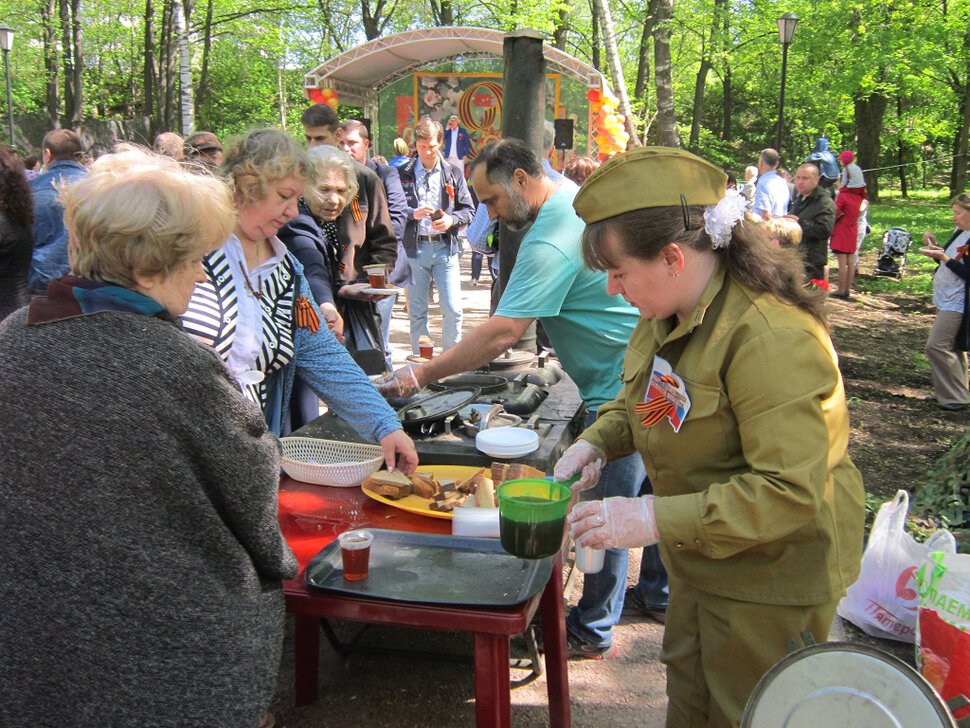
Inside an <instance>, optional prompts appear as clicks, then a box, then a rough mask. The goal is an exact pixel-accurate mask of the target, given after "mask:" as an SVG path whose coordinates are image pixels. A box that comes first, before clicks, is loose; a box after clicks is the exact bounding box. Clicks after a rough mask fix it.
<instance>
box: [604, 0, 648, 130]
mask: <svg viewBox="0 0 970 728" xmlns="http://www.w3.org/2000/svg"><path fill="white" fill-rule="evenodd" d="M593 7H594V8H595V9H596V14H597V15H598V16H599V19H600V25H601V26H602V27H603V43H604V45H605V46H606V60H607V63H608V64H609V66H610V75H611V76H613V90H614V91H616V95H617V98H618V99H619V101H620V105H619V111H620V113H621V114H623V116H624V118H625V121H624V126H625V127H626V131H627V134H629V135H630V142H632V144H633V146H639V145H640V144H639V143H640V139H639V137H638V136H637V123H636V120H635V119H634V118H633V109H631V108H630V96H629V94H627V91H626V80H625V79H624V77H623V64H622V62H621V61H620V50H619V48H618V47H617V45H616V33H615V32H614V31H613V14H612V13H611V12H610V3H609V0H593Z"/></svg>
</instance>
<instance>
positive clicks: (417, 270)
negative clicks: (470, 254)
mask: <svg viewBox="0 0 970 728" xmlns="http://www.w3.org/2000/svg"><path fill="white" fill-rule="evenodd" d="M448 250H449V246H448V243H447V242H433V243H427V242H421V241H418V254H417V257H415V258H412V259H411V275H412V276H414V283H413V284H411V285H409V286H408V316H409V317H410V319H411V353H412V354H417V353H418V352H419V349H418V339H419V338H421V337H422V336H430V331H429V330H428V288H429V287H430V285H431V280H432V278H433V279H434V284H435V285H436V286H437V287H438V305H440V306H441V313H442V319H443V320H442V322H441V334H442V338H443V339H444V340H443V341H442V342H441V346H442V348H443V349H450V348H451V347H453V346H454V345H455V344H457V343H458V342H459V341H461V272H460V265H459V260H460V258H461V254H460V253H457V252H456V253H455V254H454V255H449V253H448Z"/></svg>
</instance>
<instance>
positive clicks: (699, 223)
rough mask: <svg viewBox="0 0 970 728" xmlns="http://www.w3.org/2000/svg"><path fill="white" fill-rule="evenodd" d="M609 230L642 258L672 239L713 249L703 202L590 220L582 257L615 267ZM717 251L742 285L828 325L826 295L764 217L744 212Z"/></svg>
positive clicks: (596, 266) (625, 250)
mask: <svg viewBox="0 0 970 728" xmlns="http://www.w3.org/2000/svg"><path fill="white" fill-rule="evenodd" d="M606 232H610V233H612V235H613V236H615V239H616V240H617V241H618V243H619V245H620V252H621V253H622V254H623V255H627V256H630V257H633V258H640V259H642V260H653V259H654V258H656V257H657V256H658V255H659V254H660V251H661V250H662V249H663V248H664V247H665V246H666V245H667V244H669V243H672V242H675V243H678V244H680V245H687V246H690V247H691V248H693V249H694V250H697V251H699V252H702V251H708V250H712V245H711V238H710V236H709V235H708V234H707V232H706V231H705V230H704V208H703V207H701V206H694V207H649V208H642V209H640V210H633V211H631V212H625V213H623V214H621V215H616V216H615V217H610V218H607V219H606V220H601V221H600V222H595V223H592V224H590V225H587V226H586V231H585V232H584V233H583V262H584V263H585V264H586V266H587V267H588V268H592V269H593V270H606V269H607V268H612V267H615V264H616V261H615V260H613V259H612V258H611V256H610V253H609V248H607V247H606V246H604V233H606ZM713 252H714V254H715V255H717V256H718V257H719V258H720V259H721V261H722V262H723V264H724V266H725V268H726V270H727V273H728V275H729V276H731V277H732V278H734V279H735V280H736V281H738V282H739V283H741V284H742V285H745V286H747V287H748V288H751V289H752V290H755V291H764V292H765V293H770V294H772V295H773V296H775V298H778V299H779V300H781V301H784V302H785V303H790V304H792V305H793V306H797V307H798V308H800V309H802V310H803V311H805V312H807V313H809V314H811V315H812V317H813V318H815V319H816V320H817V321H818V322H819V323H821V324H822V325H823V326H827V324H826V321H825V312H824V301H825V296H824V294H823V293H822V292H821V291H818V290H813V289H808V288H806V287H805V285H804V281H805V273H804V265H803V263H802V260H801V257H800V256H799V254H798V252H797V251H796V250H794V249H791V248H776V247H774V246H773V245H771V244H770V243H769V240H768V238H767V236H766V235H765V231H764V229H763V228H762V225H761V223H759V222H758V221H757V219H756V218H754V217H753V216H752V215H750V214H746V215H745V217H744V218H743V219H742V220H741V221H740V222H739V223H738V224H737V225H735V226H734V230H733V233H732V236H731V241H730V242H729V243H728V244H727V245H726V246H724V247H721V248H717V249H714V250H713Z"/></svg>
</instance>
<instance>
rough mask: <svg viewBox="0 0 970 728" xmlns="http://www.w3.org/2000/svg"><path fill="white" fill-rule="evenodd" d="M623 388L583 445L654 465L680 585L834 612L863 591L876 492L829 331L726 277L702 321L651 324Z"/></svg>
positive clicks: (668, 552) (716, 285)
mask: <svg viewBox="0 0 970 728" xmlns="http://www.w3.org/2000/svg"><path fill="white" fill-rule="evenodd" d="M661 360H663V361H661ZM664 361H665V362H667V363H669V365H670V370H671V371H672V375H673V376H671V374H669V373H665V364H664ZM651 375H653V382H654V388H652V389H651V390H650V391H651V395H655V394H656V393H657V391H658V389H657V387H658V386H659V387H660V388H661V389H665V390H666V391H667V392H668V393H669V396H668V397H667V400H666V402H664V401H661V402H660V407H661V410H660V411H664V412H665V415H664V416H663V417H662V418H661V419H660V420H659V421H655V420H656V417H655V416H652V415H651V412H654V413H656V412H657V411H658V410H657V409H656V407H655V406H654V403H651V402H650V400H652V399H653V400H656V399H657V398H656V397H654V396H650V397H648V388H650V383H651ZM621 378H622V380H623V388H622V390H621V392H620V394H619V396H618V397H617V399H615V400H614V401H612V402H609V403H607V404H605V405H603V406H602V407H601V408H600V410H599V419H598V420H597V421H596V423H595V424H594V425H593V426H592V427H591V428H589V429H588V430H586V431H585V432H584V433H583V435H582V439H584V440H588V441H589V442H590V443H592V444H594V445H596V446H597V447H599V448H600V449H602V450H603V451H604V452H605V453H606V454H607V456H608V458H609V459H610V460H612V459H614V458H618V457H621V456H623V455H626V454H628V453H630V452H632V451H634V450H636V451H637V452H639V453H640V454H641V455H642V457H643V460H644V463H645V465H646V468H647V473H648V475H649V476H650V480H651V482H652V483H653V489H654V493H655V494H656V495H657V496H658V497H657V500H656V501H655V506H656V509H655V513H656V518H657V526H658V529H659V531H660V534H661V550H662V553H663V556H664V562H665V564H666V565H667V568H668V569H669V570H670V571H671V572H673V573H674V574H676V575H677V576H678V577H680V578H681V579H683V580H684V581H686V582H687V583H688V584H690V585H691V586H692V587H693V588H695V589H698V590H700V591H703V592H708V593H712V594H717V595H720V596H724V597H728V598H731V599H737V600H742V601H752V602H761V603H764V604H788V605H811V604H820V603H823V602H832V601H834V600H837V599H838V598H839V597H840V596H841V594H842V593H843V592H844V590H845V589H846V588H847V587H848V585H849V584H851V583H852V582H853V581H855V579H856V577H857V576H858V572H859V563H860V559H861V552H862V536H863V521H864V506H863V501H864V494H863V489H862V478H861V476H860V474H859V472H858V470H856V468H855V466H854V465H853V464H852V461H851V460H850V459H849V455H848V452H847V447H848V437H849V416H848V410H847V408H846V403H845V391H844V389H843V386H842V377H841V375H840V373H839V369H838V361H837V357H836V354H835V350H834V349H833V347H832V342H831V340H830V338H829V335H828V333H827V331H826V330H825V328H824V327H823V326H822V325H821V324H820V323H819V322H818V321H816V320H815V319H814V318H812V317H811V316H810V315H809V314H808V313H806V312H804V311H802V310H800V309H797V308H796V307H794V306H791V305H787V304H785V303H782V302H780V301H779V300H778V299H777V298H775V297H774V296H772V295H770V294H767V293H757V292H755V291H752V290H751V289H749V288H746V287H744V286H742V285H741V284H739V283H738V282H736V281H734V280H732V279H730V278H727V277H726V275H725V272H724V268H723V267H722V266H720V265H718V267H717V268H716V270H715V273H714V275H713V277H712V278H711V280H710V282H709V283H708V285H707V288H706V289H705V291H704V294H703V296H702V297H701V300H700V302H699V304H698V305H697V307H696V309H695V310H694V312H693V313H692V315H691V316H690V318H689V319H687V320H685V321H684V322H683V323H677V321H676V320H675V319H668V320H656V321H641V322H640V324H639V325H638V326H637V328H636V330H635V331H634V333H633V337H632V338H631V340H630V345H629V348H628V350H627V353H626V358H625V360H624V363H623V373H622V374H621ZM678 378H679V379H678ZM684 394H686V398H685V397H684ZM688 400H689V407H688V406H687V401H688ZM668 402H669V403H671V404H669V405H668V404H667V403H668ZM638 404H640V405H641V406H640V407H639V408H638V407H637V405H638ZM674 404H677V405H678V406H680V409H679V410H678V409H676V407H674ZM664 408H666V409H664ZM643 422H645V423H646V424H643ZM677 425H679V428H680V429H679V431H675V426H677Z"/></svg>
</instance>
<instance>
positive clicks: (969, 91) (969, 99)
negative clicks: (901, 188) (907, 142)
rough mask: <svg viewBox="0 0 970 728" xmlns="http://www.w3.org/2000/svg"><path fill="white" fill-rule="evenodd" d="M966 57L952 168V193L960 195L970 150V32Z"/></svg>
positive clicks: (965, 39)
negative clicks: (969, 139) (969, 138)
mask: <svg viewBox="0 0 970 728" xmlns="http://www.w3.org/2000/svg"><path fill="white" fill-rule="evenodd" d="M963 51H964V57H965V58H966V59H967V62H966V65H965V67H964V73H963V81H964V83H963V89H962V91H963V93H962V95H961V102H960V112H961V113H960V124H959V126H958V128H957V132H956V135H955V136H954V140H953V141H954V144H953V167H952V168H951V169H950V194H951V195H954V196H955V195H959V194H960V193H961V192H965V191H966V189H967V164H968V162H967V152H968V151H970V143H968V137H970V33H965V34H964V35H963Z"/></svg>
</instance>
